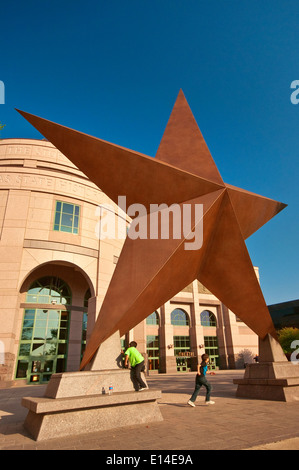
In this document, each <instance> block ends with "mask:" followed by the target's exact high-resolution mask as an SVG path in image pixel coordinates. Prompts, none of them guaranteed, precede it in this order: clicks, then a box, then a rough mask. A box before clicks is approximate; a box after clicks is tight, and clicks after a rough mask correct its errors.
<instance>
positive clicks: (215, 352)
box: [204, 336, 219, 369]
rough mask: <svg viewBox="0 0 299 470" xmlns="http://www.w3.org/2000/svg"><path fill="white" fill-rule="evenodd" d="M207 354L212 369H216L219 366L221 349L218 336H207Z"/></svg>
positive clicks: (205, 340) (205, 338)
mask: <svg viewBox="0 0 299 470" xmlns="http://www.w3.org/2000/svg"><path fill="white" fill-rule="evenodd" d="M204 342H205V353H206V354H209V356H210V369H216V368H217V367H218V366H219V348H218V340H217V336H205V337H204Z"/></svg>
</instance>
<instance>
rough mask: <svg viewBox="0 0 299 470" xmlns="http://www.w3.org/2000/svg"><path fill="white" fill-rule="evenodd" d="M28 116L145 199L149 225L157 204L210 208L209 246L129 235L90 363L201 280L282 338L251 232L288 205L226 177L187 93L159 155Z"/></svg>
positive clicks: (73, 155)
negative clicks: (103, 347)
mask: <svg viewBox="0 0 299 470" xmlns="http://www.w3.org/2000/svg"><path fill="white" fill-rule="evenodd" d="M20 113H21V114H22V115H23V116H24V117H25V118H26V119H27V120H28V121H29V122H30V123H31V124H32V125H34V127H36V128H37V129H38V130H39V132H41V133H42V134H43V135H44V136H45V137H46V138H47V139H48V140H49V141H51V142H52V143H53V144H54V145H55V146H56V147H57V148H58V149H59V150H60V151H61V152H62V153H63V154H64V155H66V156H67V157H68V158H69V159H70V160H71V161H72V162H73V163H74V164H75V165H76V166H77V167H78V168H79V169H80V170H81V171H83V173H85V174H86V176H88V177H89V178H90V180H91V181H93V182H94V183H95V184H96V185H98V186H99V187H100V188H101V189H102V190H103V191H104V192H105V193H106V194H107V195H108V196H109V197H110V198H111V199H112V200H113V201H114V202H116V203H117V202H118V196H126V198H127V206H128V205H131V204H134V203H140V204H143V205H144V206H145V207H146V209H147V211H148V215H147V216H144V217H145V218H144V220H145V219H146V221H147V222H150V215H149V214H150V208H151V204H166V205H167V206H170V205H171V204H179V206H180V208H182V207H183V203H184V204H186V205H188V204H189V205H190V207H191V208H192V210H194V212H192V211H191V213H193V214H195V207H196V205H198V204H202V205H203V218H202V220H200V221H199V220H196V219H195V218H194V217H193V219H192V224H191V225H190V227H191V229H190V230H191V232H192V231H193V229H195V228H196V227H198V226H199V224H203V242H202V246H201V247H200V248H197V249H194V250H188V249H186V241H187V240H186V238H187V234H182V235H181V237H179V238H174V237H171V236H170V237H169V238H167V239H164V238H163V237H162V235H161V233H159V235H158V236H157V237H156V238H155V237H154V238H153V237H151V236H149V235H152V234H151V233H150V229H149V228H148V227H149V226H150V225H149V224H148V225H147V235H148V236H147V237H145V239H140V238H139V239H138V238H137V239H135V240H133V239H132V238H130V237H128V238H127V239H126V241H125V244H124V247H123V250H122V252H121V255H120V257H119V261H118V264H117V266H116V268H115V271H114V274H113V277H112V280H111V283H110V285H109V288H108V291H107V293H106V296H105V299H104V301H103V304H102V307H101V310H100V312H99V315H98V318H97V321H96V324H95V327H94V330H93V332H92V335H91V337H90V339H89V341H88V344H87V347H86V351H85V354H84V357H83V360H82V363H81V366H80V368H81V369H82V368H84V367H85V365H86V364H87V363H88V362H89V361H90V360H91V359H92V357H93V356H94V354H95V352H96V351H97V349H98V347H99V346H100V344H101V343H102V342H103V341H105V340H106V339H107V338H108V337H109V336H111V335H112V334H113V333H114V332H115V331H117V330H119V331H120V333H121V335H122V334H124V333H125V332H127V331H129V330H130V329H131V328H133V327H134V326H135V325H136V324H138V323H139V322H140V321H142V320H143V319H145V318H146V317H147V316H148V315H150V314H151V313H152V312H153V311H154V310H156V309H157V308H158V307H160V306H161V305H162V304H163V303H165V302H166V301H167V300H169V299H170V298H171V297H172V296H173V295H175V294H176V293H177V292H179V291H180V290H181V289H183V288H184V287H185V286H186V285H188V284H189V283H190V282H192V281H193V280H194V279H199V281H200V282H202V283H203V284H204V285H205V286H206V287H207V288H208V289H209V290H210V291H211V292H213V294H215V295H216V296H217V297H218V298H219V299H220V300H221V301H222V302H223V303H224V304H225V305H226V306H227V307H228V308H230V309H231V310H232V311H233V312H234V313H235V314H236V315H237V316H238V317H240V318H241V319H242V320H243V321H244V322H245V323H246V324H247V325H248V326H249V327H250V328H251V329H252V330H253V331H255V332H256V333H257V334H258V335H259V336H260V337H261V338H264V337H265V336H266V335H267V334H268V333H269V334H271V335H272V336H274V337H275V336H276V333H275V329H274V326H273V322H272V320H271V317H270V314H269V311H268V309H267V306H266V303H265V300H264V297H263V294H262V291H261V288H260V285H259V283H258V280H257V277H256V274H255V271H254V268H253V266H252V263H251V260H250V257H249V254H248V251H247V248H246V244H245V239H246V238H247V237H248V236H250V235H251V234H252V233H254V232H255V231H256V230H258V228H259V227H261V226H262V225H263V224H265V223H266V222H267V221H268V220H270V219H271V218H272V217H273V216H274V215H276V214H277V213H278V212H279V211H280V210H282V209H283V208H284V207H285V205H284V204H282V203H279V202H277V201H273V200H271V199H267V198H264V197H262V196H259V195H257V194H254V193H250V192H248V191H244V190H242V189H240V188H237V187H234V186H231V185H229V184H225V183H224V182H223V180H222V178H221V176H220V174H219V171H218V169H217V167H216V164H215V162H214V160H213V158H212V156H211V154H210V152H209V150H208V147H207V145H206V143H205V141H204V139H203V137H202V134H201V132H200V130H199V128H198V126H197V124H196V121H195V119H194V117H193V114H192V112H191V110H190V108H189V106H188V104H187V101H186V99H185V97H184V95H183V93H182V91H180V93H179V95H178V98H177V101H176V103H175V106H174V109H173V111H172V113H171V116H170V119H169V122H168V124H167V126H166V130H165V134H164V136H163V138H162V140H161V143H160V146H159V149H158V152H157V155H156V158H151V157H148V156H146V155H143V154H140V153H138V152H134V151H132V150H129V149H125V148H123V147H120V146H117V145H114V144H110V143H109V142H105V141H103V140H100V139H97V138H95V137H91V136H88V135H86V134H82V133H80V132H78V131H74V130H72V129H69V128H66V127H64V126H60V125H58V124H55V123H52V122H50V121H47V120H45V119H42V118H39V117H36V116H33V115H31V114H28V113H24V112H20ZM153 184H154V188H153ZM156 210H158V209H156ZM140 223H142V220H141V219H140ZM188 242H190V240H188Z"/></svg>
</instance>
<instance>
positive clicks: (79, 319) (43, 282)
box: [15, 264, 91, 384]
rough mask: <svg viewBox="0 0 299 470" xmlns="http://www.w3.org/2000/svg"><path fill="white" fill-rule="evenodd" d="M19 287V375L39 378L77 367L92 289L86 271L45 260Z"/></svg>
mask: <svg viewBox="0 0 299 470" xmlns="http://www.w3.org/2000/svg"><path fill="white" fill-rule="evenodd" d="M21 292H22V294H21V296H22V300H23V302H21V307H22V313H23V318H22V325H21V331H20V341H19V349H18V357H17V363H16V372H15V378H16V380H18V379H23V380H26V382H27V383H28V384H41V383H47V382H48V381H49V380H50V377H51V375H52V374H53V373H55V372H56V373H57V372H65V371H71V370H78V368H79V364H80V361H81V356H82V350H83V349H84V347H85V342H86V323H87V303H86V300H88V297H90V292H91V288H90V286H89V285H88V283H87V280H86V279H85V278H84V276H83V275H82V273H81V272H80V271H79V270H78V269H75V268H74V267H73V266H70V265H55V264H47V265H43V266H40V267H39V268H37V269H36V270H35V271H34V272H33V273H31V274H30V276H29V277H28V278H27V279H26V281H25V282H24V283H23V286H22V290H21Z"/></svg>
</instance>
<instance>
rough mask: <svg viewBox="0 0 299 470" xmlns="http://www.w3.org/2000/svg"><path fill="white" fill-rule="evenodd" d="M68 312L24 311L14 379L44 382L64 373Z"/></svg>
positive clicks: (52, 310) (50, 310) (49, 310)
mask: <svg viewBox="0 0 299 470" xmlns="http://www.w3.org/2000/svg"><path fill="white" fill-rule="evenodd" d="M68 330H69V312H68V311H67V310H54V309H44V310H42V309H25V311H24V320H23V328H22V334H21V341H20V348H19V356H18V362H17V371H16V378H17V379H18V378H22V379H27V382H28V383H30V384H34V383H45V382H48V381H49V380H50V377H51V375H52V374H53V373H54V372H63V371H64V370H65V363H66V357H67V345H68Z"/></svg>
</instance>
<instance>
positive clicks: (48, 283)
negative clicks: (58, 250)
mask: <svg viewBox="0 0 299 470" xmlns="http://www.w3.org/2000/svg"><path fill="white" fill-rule="evenodd" d="M26 302H29V303H37V304H51V303H57V304H71V290H70V288H69V286H68V285H67V284H66V283H65V282H64V281H63V280H62V279H60V278H59V277H54V276H45V277H42V278H41V279H38V280H37V281H34V282H33V284H31V286H30V288H29V290H28V292H27V297H26Z"/></svg>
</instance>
